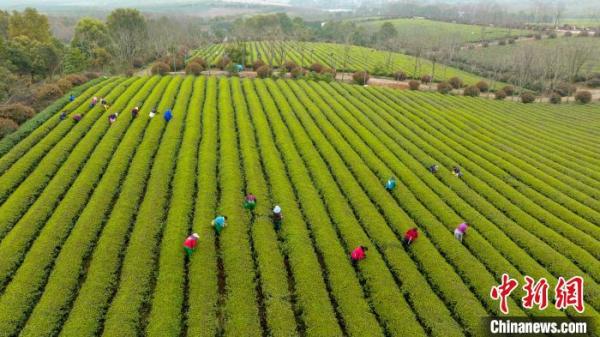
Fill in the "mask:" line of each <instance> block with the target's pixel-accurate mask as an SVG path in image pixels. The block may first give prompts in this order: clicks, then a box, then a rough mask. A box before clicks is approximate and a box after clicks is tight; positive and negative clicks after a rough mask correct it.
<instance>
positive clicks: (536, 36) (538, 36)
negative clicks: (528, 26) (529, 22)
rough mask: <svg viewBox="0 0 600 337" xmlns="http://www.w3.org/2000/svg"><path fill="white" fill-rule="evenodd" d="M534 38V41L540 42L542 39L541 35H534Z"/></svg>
mask: <svg viewBox="0 0 600 337" xmlns="http://www.w3.org/2000/svg"><path fill="white" fill-rule="evenodd" d="M534 38H535V39H536V40H541V39H542V34H535V35H534Z"/></svg>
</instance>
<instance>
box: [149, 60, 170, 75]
mask: <svg viewBox="0 0 600 337" xmlns="http://www.w3.org/2000/svg"><path fill="white" fill-rule="evenodd" d="M169 71H171V67H169V65H168V64H166V63H164V62H155V63H154V64H153V65H152V68H150V72H151V73H152V75H164V74H166V73H168V72H169Z"/></svg>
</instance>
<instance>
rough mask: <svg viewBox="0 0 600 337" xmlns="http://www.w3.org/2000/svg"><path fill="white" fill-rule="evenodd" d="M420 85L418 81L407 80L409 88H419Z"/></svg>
mask: <svg viewBox="0 0 600 337" xmlns="http://www.w3.org/2000/svg"><path fill="white" fill-rule="evenodd" d="M420 86H421V83H420V82H419V81H415V80H411V81H408V88H409V89H410V90H419V87H420Z"/></svg>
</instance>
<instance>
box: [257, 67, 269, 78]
mask: <svg viewBox="0 0 600 337" xmlns="http://www.w3.org/2000/svg"><path fill="white" fill-rule="evenodd" d="M271 73H272V71H271V67H269V66H268V65H266V64H265V65H264V66H262V67H260V68H258V69H257V70H256V76H258V77H259V78H267V77H269V76H271Z"/></svg>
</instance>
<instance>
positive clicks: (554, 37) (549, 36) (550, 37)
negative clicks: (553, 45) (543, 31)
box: [548, 32, 556, 39]
mask: <svg viewBox="0 0 600 337" xmlns="http://www.w3.org/2000/svg"><path fill="white" fill-rule="evenodd" d="M548 38H549V39H556V32H550V34H548Z"/></svg>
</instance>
